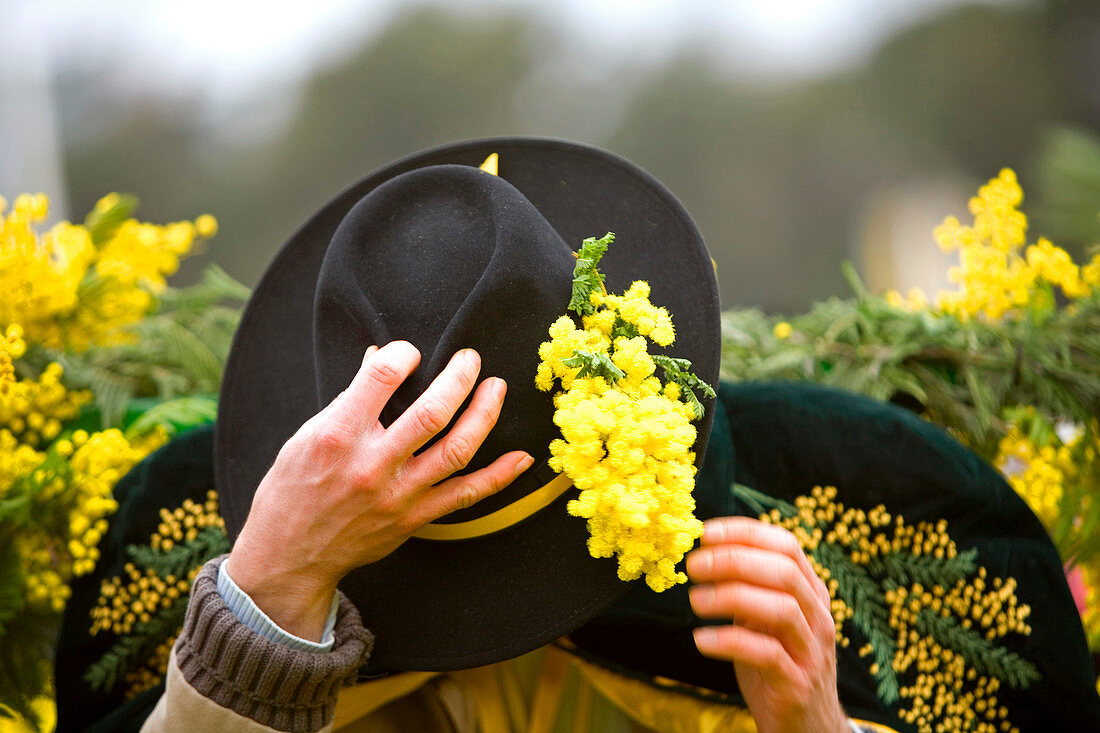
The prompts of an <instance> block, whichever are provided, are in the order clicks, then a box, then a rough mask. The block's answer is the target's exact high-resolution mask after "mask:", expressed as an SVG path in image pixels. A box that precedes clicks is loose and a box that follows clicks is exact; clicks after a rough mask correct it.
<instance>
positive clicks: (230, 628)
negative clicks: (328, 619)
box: [175, 557, 374, 733]
mask: <svg viewBox="0 0 1100 733" xmlns="http://www.w3.org/2000/svg"><path fill="white" fill-rule="evenodd" d="M222 560H224V557H220V558H215V559H214V560H211V561H210V562H208V563H207V564H206V565H205V566H203V568H202V570H201V571H200V572H199V574H198V576H197V577H196V578H195V583H194V585H193V586H192V589H191V600H190V603H189V604H188V606H187V616H186V618H185V619H184V622H183V630H182V631H181V632H180V635H179V638H178V639H177V640H176V645H175V657H176V661H177V663H178V665H179V670H180V672H181V673H182V676H183V678H184V679H185V680H186V681H187V682H188V683H189V684H190V685H191V686H192V687H193V688H194V689H195V690H196V691H197V692H198V693H199V694H201V695H204V696H206V697H207V698H209V699H210V700H212V701H213V702H215V703H217V704H218V705H221V706H222V707H225V708H229V709H230V710H232V711H234V712H236V713H238V714H240V715H242V716H244V717H246V718H250V719H252V720H254V721H256V722H257V723H260V724H262V725H266V726H268V727H270V728H275V729H276V730H281V731H294V732H295V733H311V732H312V731H317V730H320V729H321V728H322V727H324V726H325V725H328V724H329V723H331V722H332V716H333V712H334V711H335V709H336V697H337V695H338V693H339V691H340V688H341V687H342V686H343V685H345V684H351V683H353V682H354V681H355V674H356V670H358V669H359V667H360V665H362V664H364V663H365V662H366V660H367V657H368V656H369V654H370V650H371V647H372V646H373V643H374V637H373V636H372V635H371V634H370V632H368V631H367V630H366V629H365V628H363V624H362V622H361V621H360V619H359V612H358V611H357V610H356V609H355V606H353V605H352V604H351V601H349V600H348V599H347V598H346V597H345V596H344V595H343V594H340V605H339V610H338V611H337V616H336V627H335V629H334V636H335V639H336V643H335V645H334V646H333V648H332V651H331V652H328V653H324V654H319V653H316V652H309V651H296V650H293V649H290V648H289V647H287V646H285V645H283V644H279V643H278V642H275V641H270V640H268V639H265V638H263V637H262V636H260V635H258V634H256V633H255V632H254V631H252V630H251V629H250V628H248V627H247V626H246V625H244V624H243V623H241V621H240V620H239V619H238V618H237V616H236V615H235V614H234V613H233V611H232V610H230V608H229V607H228V606H227V605H226V604H225V601H224V600H222V597H221V595H220V594H219V593H218V589H217V576H218V566H219V565H220V564H221V562H222Z"/></svg>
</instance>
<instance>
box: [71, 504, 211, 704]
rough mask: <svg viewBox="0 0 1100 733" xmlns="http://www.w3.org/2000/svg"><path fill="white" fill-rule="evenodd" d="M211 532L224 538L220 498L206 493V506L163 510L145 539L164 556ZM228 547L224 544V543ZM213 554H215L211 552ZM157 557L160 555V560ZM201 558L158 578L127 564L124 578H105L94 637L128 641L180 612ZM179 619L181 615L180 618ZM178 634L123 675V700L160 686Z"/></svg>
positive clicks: (157, 574)
mask: <svg viewBox="0 0 1100 733" xmlns="http://www.w3.org/2000/svg"><path fill="white" fill-rule="evenodd" d="M208 528H212V529H215V530H217V531H218V532H219V533H220V534H221V535H222V536H223V537H224V534H225V521H224V520H223V519H222V517H221V514H220V513H219V512H218V494H217V492H215V491H208V492H207V494H206V501H204V502H201V503H200V502H197V501H193V500H191V499H185V500H184V502H183V504H182V505H180V506H178V507H176V509H175V510H172V511H170V510H168V509H161V510H160V524H158V525H157V529H156V531H155V532H153V534H152V535H151V536H150V538H149V548H151V549H152V550H154V551H156V552H158V553H168V552H170V551H171V550H172V549H173V548H174V547H176V546H177V545H178V544H182V543H188V542H192V541H194V540H195V539H196V537H198V534H199V532H201V531H203V530H206V529H208ZM225 543H226V545H228V540H225ZM215 552H217V550H215ZM160 556H161V557H163V556H164V555H163V554H161V555H160ZM204 560H205V558H202V557H200V558H199V562H198V563H197V564H195V565H194V566H193V567H190V568H187V570H186V571H185V572H183V573H181V574H180V575H179V576H178V577H177V576H176V575H174V574H172V573H167V574H162V573H161V572H160V571H158V570H157V569H155V568H153V567H138V565H136V564H135V563H133V562H129V563H126V564H125V565H124V566H123V568H122V571H123V574H122V575H117V576H114V577H111V578H107V579H105V580H103V581H102V582H101V583H100V587H99V598H97V599H96V605H95V607H93V608H92V610H91V614H90V615H91V619H92V625H91V628H90V630H89V632H90V633H91V634H92V636H95V635H96V634H100V633H110V634H114V635H115V636H126V635H129V634H131V633H138V634H140V633H141V629H142V627H143V626H144V625H146V624H149V623H151V622H153V621H154V620H155V617H157V616H158V614H161V615H163V614H165V613H167V612H169V611H170V610H171V609H172V608H173V607H176V608H177V609H179V608H182V607H183V606H185V605H186V603H187V597H188V594H189V593H190V592H191V584H192V583H193V582H194V580H195V576H196V575H198V572H199V570H200V569H201V568H202V564H203V562H204ZM179 616H180V617H181V618H182V613H180V614H179ZM179 632H180V628H176V629H175V630H174V631H173V632H172V633H171V634H170V635H168V636H167V637H166V638H165V639H164V640H163V641H161V642H160V643H159V644H158V645H157V646H156V648H155V649H154V650H153V652H152V654H151V655H150V656H149V658H148V659H146V660H144V663H142V664H141V665H140V666H139V667H137V668H136V669H132V670H131V671H129V672H127V673H126V678H125V680H124V682H125V684H126V685H127V689H126V692H125V696H126V697H127V699H129V698H131V697H133V696H134V695H137V694H139V693H141V692H144V691H145V690H147V689H149V688H151V687H154V686H156V685H158V684H160V682H161V680H163V679H164V674H165V672H166V670H167V668H168V655H169V652H170V651H171V649H172V644H173V643H174V642H175V640H176V637H177V636H178V635H179Z"/></svg>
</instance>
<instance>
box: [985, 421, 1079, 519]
mask: <svg viewBox="0 0 1100 733" xmlns="http://www.w3.org/2000/svg"><path fill="white" fill-rule="evenodd" d="M995 465H996V466H997V469H998V470H999V471H1000V472H1001V473H1002V474H1004V476H1005V478H1006V479H1007V480H1008V483H1009V485H1011V486H1012V488H1013V489H1015V490H1016V493H1017V494H1019V495H1020V496H1021V497H1023V499H1024V501H1026V502H1027V505H1028V506H1029V507H1031V511H1033V512H1035V515H1036V516H1038V517H1039V519H1040V520H1042V522H1043V525H1044V526H1046V527H1047V528H1050V527H1053V526H1054V523H1055V521H1056V520H1057V518H1058V506H1059V504H1060V503H1061V501H1062V496H1063V494H1064V493H1065V490H1064V486H1065V484H1066V482H1067V481H1069V480H1071V479H1072V477H1073V476H1074V474H1075V473H1076V470H1077V469H1076V466H1075V464H1074V461H1073V457H1072V455H1071V452H1070V448H1069V447H1067V446H1054V445H1042V446H1039V445H1035V444H1034V443H1032V442H1031V440H1029V439H1028V437H1027V436H1026V435H1024V434H1023V433H1021V431H1020V429H1019V428H1018V427H1017V426H1015V425H1013V426H1012V427H1011V428H1009V431H1008V433H1007V434H1005V437H1004V438H1002V439H1001V442H1000V445H999V446H998V449H997V458H996V461H995Z"/></svg>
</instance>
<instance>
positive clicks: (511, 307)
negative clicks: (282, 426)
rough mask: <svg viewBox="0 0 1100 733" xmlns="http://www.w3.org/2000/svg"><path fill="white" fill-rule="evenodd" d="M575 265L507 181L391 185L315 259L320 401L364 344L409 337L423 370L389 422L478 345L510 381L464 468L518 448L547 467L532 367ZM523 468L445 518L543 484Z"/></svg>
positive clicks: (435, 175) (341, 380) (415, 177)
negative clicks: (500, 487)
mask: <svg viewBox="0 0 1100 733" xmlns="http://www.w3.org/2000/svg"><path fill="white" fill-rule="evenodd" d="M573 262H574V259H573V255H572V250H571V248H570V247H569V246H568V245H567V244H566V243H565V241H564V240H562V238H561V237H560V235H558V233H557V232H556V231H555V230H554V228H553V227H552V226H551V225H550V224H549V222H547V221H546V219H545V218H543V217H542V215H541V214H540V213H539V212H538V210H537V209H536V208H535V207H534V205H533V204H531V203H530V202H529V201H528V200H527V199H526V198H525V197H524V196H523V194H522V193H520V192H519V191H518V190H516V189H515V187H514V186H512V185H511V184H509V183H508V182H507V181H505V180H504V179H502V178H499V177H497V176H494V175H491V174H489V173H485V172H482V171H479V170H478V169H476V168H472V167H469V166H457V165H444V166H431V167H427V168H421V169H418V170H415V171H412V172H409V173H406V174H403V175H401V176H397V177H395V178H393V179H391V180H390V181H388V182H386V183H385V184H383V185H381V186H379V187H378V188H376V189H375V190H373V191H371V192H370V193H369V194H368V195H367V196H365V197H364V198H363V199H362V200H360V201H359V202H358V203H357V204H356V205H355V206H353V207H352V208H351V209H350V210H349V211H348V213H347V215H346V216H345V217H344V219H343V221H342V222H341V223H340V226H339V227H338V228H337V230H336V232H335V234H334V236H333V237H332V240H331V242H330V243H329V246H328V249H327V252H326V254H325V257H324V261H323V263H322V265H321V269H320V272H319V276H318V280H317V286H316V291H315V297H314V334H313V336H314V342H313V354H314V363H315V367H316V368H315V371H316V380H317V392H318V400H317V406H318V407H320V406H322V405H324V404H327V403H328V401H330V400H331V399H332V398H333V397H335V395H336V394H338V393H339V392H340V391H341V390H342V389H343V388H344V387H345V386H346V385H347V384H348V383H349V382H350V381H351V379H352V377H353V376H354V375H355V372H356V371H357V370H358V368H359V366H360V364H361V362H362V355H363V352H364V351H365V350H366V348H367V347H368V346H370V345H372V344H379V345H380V344H384V343H388V342H389V341H393V340H406V341H409V342H410V343H412V344H413V345H414V346H416V348H417V349H419V350H420V352H421V355H422V359H421V364H420V367H419V368H418V369H417V370H416V372H415V373H414V374H413V375H412V376H411V377H409V378H408V379H407V380H406V381H405V383H404V384H402V385H401V386H400V387H399V388H398V390H397V391H396V393H395V395H394V397H393V398H392V399H391V400H390V402H389V404H388V405H387V406H386V408H385V409H384V411H383V413H382V417H381V420H382V423H383V425H388V424H389V423H390V422H392V421H393V420H394V419H396V418H397V416H398V415H400V414H401V413H402V412H404V411H405V410H406V409H407V408H408V407H409V405H411V404H412V403H413V401H415V399H416V398H417V397H418V396H419V395H420V394H421V393H422V392H423V391H424V390H425V389H426V388H427V386H428V385H429V384H430V383H431V381H432V380H433V379H434V378H435V377H436V376H438V374H439V373H440V372H441V371H442V369H443V368H444V367H445V366H446V364H447V362H448V361H449V359H450V358H451V356H452V355H453V354H454V353H455V352H456V351H458V350H459V349H463V348H473V349H475V350H476V351H478V353H479V354H480V355H481V358H482V372H481V376H482V377H483V378H484V377H488V376H498V377H501V378H503V379H504V380H505V381H506V382H507V383H508V390H509V391H508V397H507V399H506V400H505V403H504V407H503V409H502V412H501V415H500V418H499V420H498V422H497V425H496V427H495V428H494V429H493V431H492V432H491V433H490V435H489V436H488V437H487V438H486V441H485V443H484V444H483V445H482V447H481V448H480V449H479V450H478V452H477V454H476V455H475V456H474V459H473V460H472V461H471V462H470V464H469V466H468V470H470V471H474V470H477V469H478V468H481V467H483V466H486V465H488V464H489V463H491V462H492V460H493V459H494V458H495V457H496V456H498V455H501V454H502V453H505V452H507V451H510V450H526V451H527V452H529V453H531V455H532V456H534V457H535V458H536V460H539V461H544V460H545V459H546V457H547V455H548V452H547V451H548V446H549V444H550V441H551V440H552V439H553V438H554V433H553V431H554V426H553V423H552V415H553V404H552V401H551V399H550V397H549V396H548V395H545V394H543V393H541V392H540V391H539V390H538V389H536V388H535V386H534V385H533V384H532V375H533V374H534V369H535V364H536V355H537V351H538V345H539V343H540V342H541V341H542V339H543V337H544V334H545V333H546V328H547V326H548V325H549V324H550V323H552V322H553V321H554V319H555V318H557V316H558V315H560V314H561V312H562V307H563V304H564V303H566V302H568V299H569V293H570V287H571V279H572V269H573ZM444 432H445V431H444ZM441 434H442V433H441ZM528 473H530V474H531V475H530V476H527V475H524V476H522V477H521V478H520V479H517V481H516V482H515V483H514V484H513V485H512V486H509V487H508V488H506V489H505V490H504V491H502V492H501V494H498V495H496V496H494V497H490V498H489V499H488V500H487V501H488V504H487V505H484V504H485V502H482V503H479V504H478V505H476V506H475V507H471V508H470V509H467V510H462V511H460V512H456V513H454V514H452V515H448V517H446V518H445V519H444V520H443V524H447V523H454V522H462V521H470V520H473V519H477V518H480V517H484V516H486V515H489V514H492V513H493V512H496V511H499V510H501V509H503V508H505V507H507V506H510V505H511V504H512V503H513V502H515V501H516V500H517V499H518V498H521V497H523V496H527V495H531V494H534V493H535V492H537V491H538V490H539V489H541V488H543V487H544V486H545V485H546V483H547V482H545V481H541V480H540V479H539V478H536V476H535V472H528ZM557 485H560V482H558V484H557Z"/></svg>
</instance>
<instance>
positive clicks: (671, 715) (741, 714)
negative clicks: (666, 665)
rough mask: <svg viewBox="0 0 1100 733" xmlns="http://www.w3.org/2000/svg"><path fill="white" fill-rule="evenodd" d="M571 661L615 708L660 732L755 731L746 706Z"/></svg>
mask: <svg viewBox="0 0 1100 733" xmlns="http://www.w3.org/2000/svg"><path fill="white" fill-rule="evenodd" d="M574 663H575V664H576V665H577V668H578V669H579V670H580V673H581V676H582V678H584V679H585V680H587V681H588V682H589V683H590V684H591V685H592V687H594V688H596V690H598V691H599V693H600V694H601V695H603V696H604V697H606V698H607V699H609V700H610V701H611V702H613V703H614V704H615V707H617V708H618V709H619V710H621V711H623V712H624V713H626V714H627V715H629V716H630V717H631V718H633V719H634V720H636V721H637V722H638V723H641V724H642V725H644V726H646V727H647V728H652V729H653V730H655V731H659V733H718V731H722V733H756V722H755V721H754V720H753V718H752V715H751V714H750V713H749V711H748V710H746V709H745V708H740V707H735V706H733V705H725V704H722V703H717V702H706V701H705V700H699V699H698V698H694V697H690V696H688V695H683V694H681V693H678V692H672V691H670V690H661V689H658V688H655V687H653V686H652V685H649V684H646V683H645V682H642V681H641V680H635V679H631V678H629V677H624V676H623V675H620V674H616V673H614V672H610V671H608V670H606V669H603V668H602V667H597V666H596V665H594V664H590V663H588V662H585V661H583V660H581V659H575V660H574ZM730 673H731V674H732V670H731V671H730Z"/></svg>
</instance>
